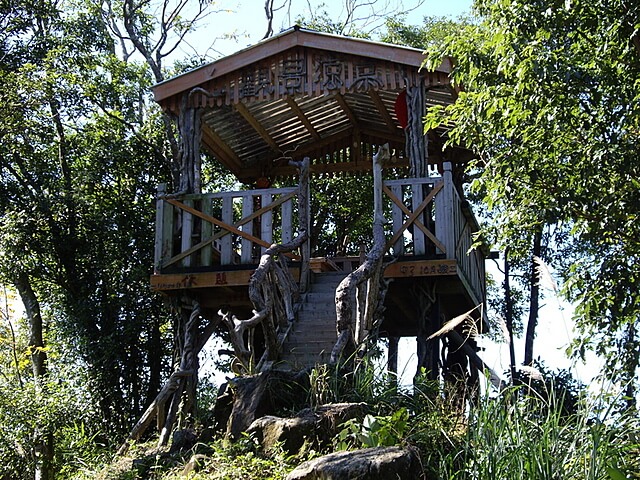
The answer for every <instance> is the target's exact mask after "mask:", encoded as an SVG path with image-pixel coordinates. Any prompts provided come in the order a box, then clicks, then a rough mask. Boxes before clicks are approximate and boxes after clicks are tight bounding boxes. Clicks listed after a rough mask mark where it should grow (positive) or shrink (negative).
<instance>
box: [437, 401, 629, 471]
mask: <svg viewBox="0 0 640 480" xmlns="http://www.w3.org/2000/svg"><path fill="white" fill-rule="evenodd" d="M480 402H481V403H480V405H479V406H478V408H475V409H473V410H471V413H470V418H469V426H468V429H467V433H466V435H465V437H464V441H463V442H462V443H461V447H462V448H461V450H460V451H459V452H457V453H456V455H455V456H454V455H452V456H449V457H448V458H447V459H446V460H445V462H444V464H443V465H442V469H443V470H442V472H443V473H445V477H447V478H461V479H466V478H528V479H538V478H539V479H549V478H580V479H585V480H586V479H603V478H607V476H608V474H607V472H615V471H616V470H617V471H618V472H619V473H622V471H624V472H626V473H624V475H629V474H631V475H634V474H638V472H639V470H638V468H639V465H638V463H637V458H635V457H634V455H635V450H634V449H637V445H634V442H635V441H636V440H634V439H633V434H632V435H631V436H630V432H632V431H635V430H637V428H638V418H637V417H633V416H629V415H622V416H619V417H616V418H615V419H614V418H610V417H608V416H607V415H605V416H603V417H600V418H597V417H594V416H593V414H592V411H593V410H596V411H597V410H598V409H599V407H598V406H597V405H593V404H592V403H590V402H593V400H592V401H589V400H586V399H585V400H584V403H582V404H581V406H580V408H579V409H578V410H577V411H576V413H575V414H572V415H570V416H565V415H564V413H563V408H562V405H561V404H560V403H558V399H557V398H555V396H553V395H551V396H549V397H548V398H547V399H542V398H540V397H537V396H526V395H525V396H520V395H518V392H517V390H510V391H509V390H507V391H505V392H503V393H502V394H501V395H500V396H498V397H495V398H489V397H483V398H482V399H481V401H480ZM609 413H610V412H609ZM612 465H616V467H614V468H612V467H611V466H612ZM625 478H626V477H625Z"/></svg>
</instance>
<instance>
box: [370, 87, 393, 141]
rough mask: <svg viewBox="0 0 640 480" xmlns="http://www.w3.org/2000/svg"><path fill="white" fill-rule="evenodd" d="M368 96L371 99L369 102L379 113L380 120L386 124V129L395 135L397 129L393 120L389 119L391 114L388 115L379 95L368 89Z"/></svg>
mask: <svg viewBox="0 0 640 480" xmlns="http://www.w3.org/2000/svg"><path fill="white" fill-rule="evenodd" d="M369 96H370V97H371V100H373V103H374V104H375V106H376V108H377V109H378V112H380V115H381V116H382V119H383V120H384V122H385V123H386V124H387V127H388V128H389V131H391V132H393V133H396V132H397V130H398V127H397V126H396V124H395V123H394V121H393V118H391V114H390V113H389V110H387V107H386V106H385V104H384V102H383V101H382V98H380V95H379V94H378V92H377V91H375V90H374V89H372V88H370V89H369Z"/></svg>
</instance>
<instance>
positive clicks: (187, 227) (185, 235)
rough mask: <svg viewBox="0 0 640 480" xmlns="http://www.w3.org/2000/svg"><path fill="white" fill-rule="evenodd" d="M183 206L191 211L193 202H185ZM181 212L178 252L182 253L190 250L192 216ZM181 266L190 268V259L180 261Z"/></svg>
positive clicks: (187, 212)
mask: <svg viewBox="0 0 640 480" xmlns="http://www.w3.org/2000/svg"><path fill="white" fill-rule="evenodd" d="M184 204H185V206H187V207H189V209H191V210H193V200H185V203H184ZM183 210H184V211H183V212H182V236H181V239H180V251H182V252H184V251H185V250H189V249H190V248H191V234H192V233H193V216H192V215H191V213H189V210H187V209H183ZM182 266H183V267H189V266H191V258H190V257H185V258H183V259H182Z"/></svg>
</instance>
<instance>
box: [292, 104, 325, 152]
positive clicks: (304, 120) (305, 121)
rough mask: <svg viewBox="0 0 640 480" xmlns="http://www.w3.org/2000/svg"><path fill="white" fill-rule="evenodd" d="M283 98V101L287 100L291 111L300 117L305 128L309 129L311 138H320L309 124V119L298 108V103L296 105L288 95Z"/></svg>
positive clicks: (318, 139)
mask: <svg viewBox="0 0 640 480" xmlns="http://www.w3.org/2000/svg"><path fill="white" fill-rule="evenodd" d="M284 100H285V102H287V105H289V108H290V109H291V110H292V111H293V113H295V114H296V115H297V117H298V118H299V119H300V121H301V122H302V123H303V125H304V126H305V127H307V130H308V131H309V134H310V135H311V137H313V139H314V140H316V141H320V140H322V137H320V134H318V131H317V130H316V129H315V127H314V126H313V125H312V124H311V122H310V121H309V119H308V118H307V116H306V115H305V113H304V112H303V111H302V109H301V108H300V105H298V104H297V103H296V101H295V100H294V99H293V98H292V97H289V96H287V97H286V98H285V99H284Z"/></svg>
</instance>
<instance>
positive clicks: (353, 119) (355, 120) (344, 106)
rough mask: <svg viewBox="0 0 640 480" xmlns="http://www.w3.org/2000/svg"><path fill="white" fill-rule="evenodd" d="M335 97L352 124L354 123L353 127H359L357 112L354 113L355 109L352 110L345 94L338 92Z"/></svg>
mask: <svg viewBox="0 0 640 480" xmlns="http://www.w3.org/2000/svg"><path fill="white" fill-rule="evenodd" d="M333 98H335V99H336V102H338V104H339V105H340V107H341V108H342V111H343V112H344V114H345V115H346V116H347V117H348V118H349V121H350V122H351V125H353V128H354V129H356V128H358V127H357V125H358V117H357V116H356V114H355V113H353V110H351V107H350V106H349V104H348V103H347V101H346V100H345V98H344V95H342V94H341V93H336V94H335V95H334V97H333Z"/></svg>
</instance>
